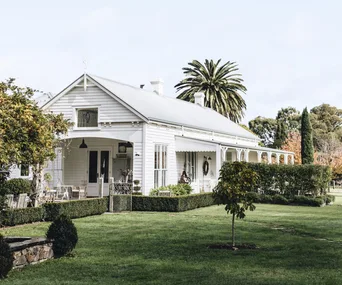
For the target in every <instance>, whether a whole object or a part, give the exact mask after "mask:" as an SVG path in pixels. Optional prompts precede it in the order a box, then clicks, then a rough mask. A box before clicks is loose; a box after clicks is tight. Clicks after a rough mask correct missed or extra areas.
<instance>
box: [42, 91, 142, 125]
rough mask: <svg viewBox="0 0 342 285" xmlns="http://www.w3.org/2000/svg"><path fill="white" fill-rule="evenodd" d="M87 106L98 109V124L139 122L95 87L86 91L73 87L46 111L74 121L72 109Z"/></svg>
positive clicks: (119, 104)
mask: <svg viewBox="0 0 342 285" xmlns="http://www.w3.org/2000/svg"><path fill="white" fill-rule="evenodd" d="M87 106H94V107H96V106H98V107H99V122H132V121H140V120H141V119H140V118H139V117H137V116H136V115H135V114H134V113H132V112H131V111H130V110H128V109H127V108H126V107H124V106H123V105H121V103H119V102H117V101H116V100H115V99H114V98H113V97H111V96H109V95H108V94H106V93H105V92H104V91H102V90H101V89H100V88H98V87H96V86H92V87H90V86H88V88H87V90H86V91H84V89H83V88H82V87H75V88H73V89H72V90H71V91H70V92H68V93H67V94H65V95H64V96H63V97H61V98H60V99H59V100H57V101H56V102H55V103H53V104H52V105H51V106H50V107H49V108H48V110H50V111H53V112H54V113H57V114H60V113H63V114H64V118H66V119H70V120H71V121H74V114H73V112H74V108H77V107H87Z"/></svg>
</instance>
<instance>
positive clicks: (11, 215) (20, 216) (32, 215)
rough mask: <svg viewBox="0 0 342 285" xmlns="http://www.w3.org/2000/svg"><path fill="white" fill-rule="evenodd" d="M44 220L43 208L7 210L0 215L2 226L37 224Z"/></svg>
mask: <svg viewBox="0 0 342 285" xmlns="http://www.w3.org/2000/svg"><path fill="white" fill-rule="evenodd" d="M43 219H44V208H42V207H37V208H22V209H8V210H5V211H3V212H1V213H0V223H1V225H2V226H15V225H20V224H27V223H33V222H39V221H42V220H43Z"/></svg>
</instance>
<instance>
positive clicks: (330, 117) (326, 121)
mask: <svg viewBox="0 0 342 285" xmlns="http://www.w3.org/2000/svg"><path fill="white" fill-rule="evenodd" d="M310 121H311V124H312V129H313V139H314V146H315V147H319V141H320V140H329V139H330V138H331V136H336V137H337V139H339V140H341V139H342V129H341V126H342V109H338V108H336V107H334V106H330V105H329V104H322V105H320V106H316V107H314V108H312V109H311V111H310Z"/></svg>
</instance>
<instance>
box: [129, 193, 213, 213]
mask: <svg viewBox="0 0 342 285" xmlns="http://www.w3.org/2000/svg"><path fill="white" fill-rule="evenodd" d="M132 198H133V201H132V202H133V203H132V206H133V211H156V212H183V211H187V210H192V209H196V208H200V207H207V206H211V205H215V203H214V199H213V196H212V193H203V194H193V195H186V196H177V197H154V196H132Z"/></svg>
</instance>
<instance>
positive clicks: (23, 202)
mask: <svg viewBox="0 0 342 285" xmlns="http://www.w3.org/2000/svg"><path fill="white" fill-rule="evenodd" d="M26 197H27V193H23V194H19V199H18V204H17V208H18V209H20V208H26V207H27V199H26Z"/></svg>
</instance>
